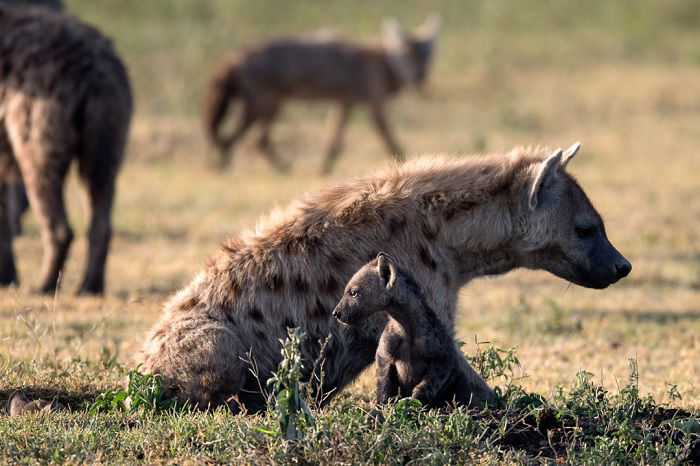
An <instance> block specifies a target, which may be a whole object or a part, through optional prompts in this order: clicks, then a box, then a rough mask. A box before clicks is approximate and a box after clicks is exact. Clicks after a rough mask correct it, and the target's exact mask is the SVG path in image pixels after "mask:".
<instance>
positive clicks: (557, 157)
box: [528, 149, 564, 211]
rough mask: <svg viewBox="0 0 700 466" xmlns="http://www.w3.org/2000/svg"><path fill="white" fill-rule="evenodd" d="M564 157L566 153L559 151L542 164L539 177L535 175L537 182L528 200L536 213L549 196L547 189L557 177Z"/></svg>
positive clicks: (538, 170) (533, 184) (531, 208)
mask: <svg viewBox="0 0 700 466" xmlns="http://www.w3.org/2000/svg"><path fill="white" fill-rule="evenodd" d="M563 155H564V152H563V151H562V150H561V149H557V150H556V151H554V153H553V154H552V155H550V156H549V157H547V158H546V159H545V160H544V162H542V163H540V166H539V168H538V169H537V175H535V180H534V182H533V183H532V189H530V197H529V199H528V204H529V205H530V210H533V211H534V210H535V209H537V206H538V205H540V204H542V201H543V199H544V198H545V197H546V195H547V189H548V188H549V187H550V186H551V185H552V182H553V181H554V178H555V177H556V176H557V170H558V169H559V165H560V164H561V160H562V156H563Z"/></svg>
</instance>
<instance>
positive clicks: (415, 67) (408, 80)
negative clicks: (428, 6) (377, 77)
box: [382, 13, 442, 88]
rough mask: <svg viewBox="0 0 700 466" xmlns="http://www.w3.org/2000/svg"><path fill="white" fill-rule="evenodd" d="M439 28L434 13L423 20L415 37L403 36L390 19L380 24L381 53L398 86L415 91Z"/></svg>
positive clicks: (401, 30)
mask: <svg viewBox="0 0 700 466" xmlns="http://www.w3.org/2000/svg"><path fill="white" fill-rule="evenodd" d="M441 26H442V20H441V19H440V16H439V15H437V14H435V13H433V14H431V15H429V16H428V17H427V18H426V20H425V21H424V22H423V24H422V25H421V26H420V27H419V28H418V30H417V31H416V33H415V34H408V33H406V32H405V31H404V30H403V28H402V27H401V25H400V24H399V23H398V22H397V21H396V20H394V19H388V20H386V21H385V22H384V24H383V33H382V41H383V44H384V50H386V54H387V56H388V58H389V63H390V64H391V68H392V70H393V72H394V73H396V75H397V76H398V77H399V78H400V80H401V81H402V84H405V85H408V86H415V87H418V88H421V87H422V86H423V84H424V83H425V79H426V77H427V76H428V67H429V65H430V61H431V58H432V55H433V50H434V49H435V41H436V40H437V36H438V33H439V32H440V28H441Z"/></svg>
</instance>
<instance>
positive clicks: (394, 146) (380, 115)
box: [370, 102, 405, 162]
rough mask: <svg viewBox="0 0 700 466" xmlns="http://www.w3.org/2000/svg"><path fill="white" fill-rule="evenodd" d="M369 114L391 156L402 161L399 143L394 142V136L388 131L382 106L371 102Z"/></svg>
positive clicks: (379, 103) (402, 156)
mask: <svg viewBox="0 0 700 466" xmlns="http://www.w3.org/2000/svg"><path fill="white" fill-rule="evenodd" d="M370 112H371V113H372V119H373V120H374V125H375V126H376V128H377V131H379V135H380V136H381V137H382V139H383V140H384V143H385V144H386V146H387V149H389V152H390V153H391V155H392V156H393V157H394V158H395V159H396V160H397V161H399V162H403V161H404V158H405V157H404V155H403V150H402V149H401V146H399V143H398V142H396V139H395V138H394V135H393V134H392V132H391V130H390V129H389V123H387V120H386V113H385V111H384V105H383V104H382V103H381V102H372V103H371V104H370Z"/></svg>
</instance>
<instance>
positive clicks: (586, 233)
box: [575, 226, 598, 239]
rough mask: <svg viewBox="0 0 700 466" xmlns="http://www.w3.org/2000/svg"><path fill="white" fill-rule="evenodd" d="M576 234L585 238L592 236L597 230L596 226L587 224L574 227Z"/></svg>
mask: <svg viewBox="0 0 700 466" xmlns="http://www.w3.org/2000/svg"><path fill="white" fill-rule="evenodd" d="M575 230H576V236H578V237H579V238H581V239H586V238H590V237H592V236H594V235H595V234H596V232H597V231H598V228H597V227H595V226H587V227H576V228H575Z"/></svg>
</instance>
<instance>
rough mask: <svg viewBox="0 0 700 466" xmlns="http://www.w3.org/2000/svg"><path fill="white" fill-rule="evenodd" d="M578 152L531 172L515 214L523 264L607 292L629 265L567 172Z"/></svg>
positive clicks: (570, 151) (549, 160)
mask: <svg viewBox="0 0 700 466" xmlns="http://www.w3.org/2000/svg"><path fill="white" fill-rule="evenodd" d="M578 148H579V144H578V143H577V144H574V145H573V146H571V147H570V148H569V149H567V150H566V151H561V150H557V151H555V152H554V153H553V154H552V155H550V156H549V157H548V158H546V159H545V160H544V161H543V162H541V163H540V164H539V165H537V166H534V167H532V169H531V171H530V172H529V176H530V180H529V181H528V183H526V184H525V188H526V189H525V190H524V192H522V193H521V202H520V209H519V210H520V211H521V216H520V217H521V222H520V227H519V228H520V229H521V230H522V231H520V235H521V237H522V244H521V251H522V253H523V256H524V257H523V262H524V264H523V265H525V266H526V267H529V268H533V269H544V270H547V271H548V272H551V273H553V274H554V275H557V276H558V277H561V278H563V279H565V280H569V281H571V282H573V283H576V284H577V285H581V286H585V287H588V288H605V287H607V286H609V285H611V284H613V283H615V282H617V281H618V280H620V279H621V278H623V277H626V276H627V275H628V274H629V273H630V271H631V270H632V265H631V264H630V263H629V261H628V260H627V259H625V258H624V257H623V256H622V254H620V253H619V252H618V251H617V249H615V248H614V247H613V245H612V244H611V243H610V241H609V240H608V237H607V235H606V233H605V225H604V224H603V219H602V218H601V217H600V215H599V214H598V212H596V210H595V208H594V207H593V205H592V204H591V202H590V201H589V200H588V197H587V196H586V194H585V193H584V192H583V190H582V189H581V187H580V186H579V185H578V183H577V182H576V180H574V178H573V177H571V175H569V174H568V173H566V171H565V168H566V165H567V164H568V163H569V161H570V160H571V158H572V157H573V156H574V155H575V154H576V152H577V151H578Z"/></svg>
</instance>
